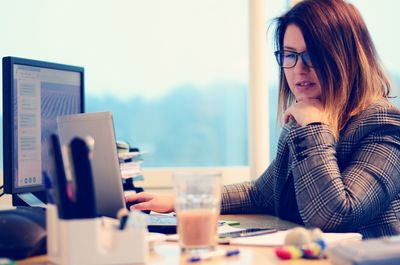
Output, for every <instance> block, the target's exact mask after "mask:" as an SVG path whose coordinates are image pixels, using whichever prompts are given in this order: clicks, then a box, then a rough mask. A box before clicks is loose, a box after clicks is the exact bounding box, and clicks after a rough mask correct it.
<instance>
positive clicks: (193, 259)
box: [188, 249, 240, 262]
mask: <svg viewBox="0 0 400 265" xmlns="http://www.w3.org/2000/svg"><path fill="white" fill-rule="evenodd" d="M239 253H240V251H239V250H238V249H231V250H224V249H219V250H215V251H210V252H206V253H202V254H199V255H197V256H191V257H190V258H189V259H188V261H189V262H198V261H202V260H207V259H212V258H216V257H231V256H236V255H239Z"/></svg>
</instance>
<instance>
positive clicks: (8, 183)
mask: <svg viewBox="0 0 400 265" xmlns="http://www.w3.org/2000/svg"><path fill="white" fill-rule="evenodd" d="M15 64H17V65H26V66H33V67H41V68H48V69H55V70H63V71H70V72H77V73H79V75H80V101H81V102H80V106H81V109H80V113H84V110H85V104H84V103H85V99H84V84H85V80H84V68H83V67H80V66H73V65H67V64H60V63H54V62H47V61H39V60H34V59H26V58H19V57H12V56H7V57H3V185H4V192H5V193H6V194H18V193H27V192H36V191H43V190H44V186H43V185H40V186H39V185H38V186H31V187H15V186H14V182H13V180H14V179H15V177H16V176H15V168H14V162H15V161H14V150H15V148H16V146H15V142H14V133H15V130H14V122H13V121H14V106H13V102H14V97H15V95H14V91H15V89H14V65H15Z"/></svg>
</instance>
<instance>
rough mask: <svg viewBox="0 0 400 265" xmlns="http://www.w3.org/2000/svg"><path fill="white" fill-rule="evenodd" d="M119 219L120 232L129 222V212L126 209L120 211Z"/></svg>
mask: <svg viewBox="0 0 400 265" xmlns="http://www.w3.org/2000/svg"><path fill="white" fill-rule="evenodd" d="M117 218H118V219H119V227H118V228H119V230H124V229H125V226H126V223H127V222H128V218H129V211H128V210H127V209H126V208H121V209H119V211H118V213H117Z"/></svg>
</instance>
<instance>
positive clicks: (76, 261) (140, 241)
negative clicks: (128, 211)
mask: <svg viewBox="0 0 400 265" xmlns="http://www.w3.org/2000/svg"><path fill="white" fill-rule="evenodd" d="M46 218H47V251H48V257H49V260H50V261H51V262H52V263H55V264H61V265H64V264H65V265H82V264H85V265H103V264H104V265H105V264H108V265H114V264H135V263H147V261H148V253H149V244H148V242H147V233H148V231H147V227H146V226H144V227H140V228H139V227H136V228H135V227H127V228H126V229H124V230H119V229H118V225H116V223H117V224H118V222H117V220H116V219H111V218H109V219H111V220H107V218H93V219H74V220H62V219H59V218H58V214H57V208H56V207H55V206H54V205H48V208H47V216H46ZM110 223H112V224H110Z"/></svg>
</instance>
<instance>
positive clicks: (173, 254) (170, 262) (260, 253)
mask: <svg viewBox="0 0 400 265" xmlns="http://www.w3.org/2000/svg"><path fill="white" fill-rule="evenodd" d="M221 219H225V220H238V221H239V222H240V226H241V227H244V228H249V227H267V226H268V227H276V228H291V227H294V226H295V224H293V223H290V222H286V221H283V220H280V219H279V218H276V217H273V216H268V215H255V214H249V215H222V216H221ZM219 247H220V248H239V249H240V251H241V253H240V255H239V256H237V257H230V258H216V259H212V260H208V261H204V262H196V263H189V262H186V257H185V255H181V254H180V250H179V247H178V245H177V243H175V242H163V243H160V244H159V245H157V246H156V247H155V248H154V250H153V251H151V252H150V259H149V263H148V264H149V265H178V264H179V265H186V264H188V265H197V264H199V265H200V264H209V265H224V264H229V265H250V264H251V265H258V264H259V265H268V264H283V265H285V264H286V265H289V264H293V265H304V264H314V265H329V264H330V262H329V261H328V260H306V259H299V260H289V261H281V260H279V259H277V258H276V257H275V254H274V252H273V248H269V247H242V246H241V247H238V246H223V245H220V246H219ZM17 264H19V265H26V264H29V265H31V264H48V263H47V257H46V256H40V257H34V258H30V259H26V260H22V261H20V262H18V263H17Z"/></svg>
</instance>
